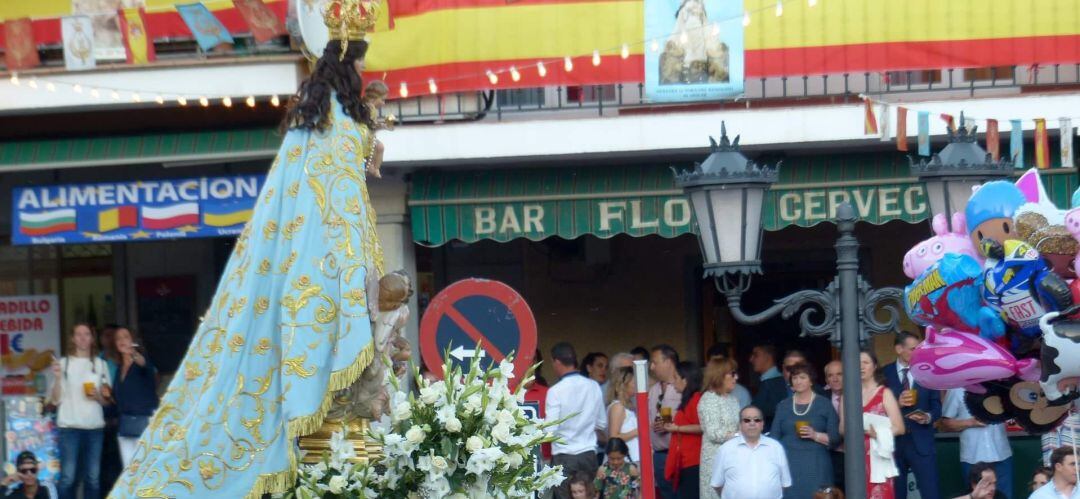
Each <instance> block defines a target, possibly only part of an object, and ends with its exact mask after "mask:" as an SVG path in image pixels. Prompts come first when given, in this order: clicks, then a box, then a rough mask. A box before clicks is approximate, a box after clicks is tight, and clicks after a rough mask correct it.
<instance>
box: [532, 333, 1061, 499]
mask: <svg viewBox="0 0 1080 499" xmlns="http://www.w3.org/2000/svg"><path fill="white" fill-rule="evenodd" d="M919 342H920V338H919V337H918V336H916V335H914V334H912V333H908V332H901V333H900V334H898V335H897V336H896V341H895V345H894V349H895V352H896V361H895V362H892V363H889V364H887V365H884V366H882V365H879V362H878V359H877V356H876V355H875V354H874V352H873V351H870V350H863V351H862V352H861V353H860V371H859V379H860V386H859V387H858V388H859V389H860V390H861V395H862V401H863V407H862V413H861V414H857V415H855V417H858V418H860V419H861V420H862V421H863V425H862V426H863V428H864V431H863V433H862V434H861V435H858V436H856V437H855V438H862V439H863V443H864V448H865V449H866V450H865V455H864V456H862V459H863V461H864V463H865V465H866V477H865V484H866V488H867V497H869V498H873V499H892V498H899V499H903V498H905V497H907V486H906V484H907V483H908V475H914V476H915V481H916V484H917V486H918V492H919V496H920V497H922V498H923V499H937V498H939V497H941V493H940V491H939V476H938V461H937V454H936V445H935V436H936V433H937V432H938V431H944V432H955V433H958V434H959V443H960V465H961V470H962V473H963V476H964V477H966V480H965V482H966V487H967V492H966V493H965V494H964V495H962V496H960V497H961V498H964V499H1000V498H1007V499H1012V497H1013V475H1014V472H1013V466H1012V450H1011V447H1010V445H1009V440H1008V436H1007V434H1006V428H1005V425H1004V424H991V425H987V424H985V423H982V422H980V421H979V420H977V419H975V418H974V417H972V415H971V413H970V412H969V411H968V409H967V407H966V405H965V404H964V401H963V398H964V390H963V389H954V390H948V391H945V392H940V391H938V390H931V389H928V388H926V387H924V386H921V385H919V384H918V383H917V382H916V380H915V378H914V377H913V375H912V372H911V370H910V361H911V356H912V353H913V351H914V349H915V348H916V347H917V346H918V345H919ZM705 358H706V361H705V363H704V365H703V366H701V367H699V366H697V365H695V364H694V363H691V362H686V361H684V360H681V359H680V357H679V354H678V352H677V351H676V350H675V349H674V348H672V347H670V346H668V345H657V346H655V347H653V348H652V349H651V350H646V349H644V348H641V347H638V348H635V349H633V350H631V351H629V352H625V353H616V354H614V355H612V356H610V358H609V357H608V356H607V355H605V354H603V353H598V352H592V353H588V354H586V355H585V356H584V357H583V358H582V359H581V362H580V363H579V362H578V357H577V354H576V352H575V350H574V347H573V346H572V345H570V344H569V343H559V344H557V345H555V346H554V347H553V348H552V349H551V365H552V366H553V367H554V371H555V375H556V376H557V378H558V379H557V380H556V382H555V383H553V384H551V385H550V386H548V384H547V382H546V380H544V379H543V378H540V379H538V380H537V381H535V382H534V383H533V384H532V385H531V386H529V387H528V391H527V394H526V399H528V400H533V401H536V402H539V403H540V405H541V412H542V415H543V416H545V417H547V419H548V420H558V419H562V418H566V419H565V421H563V422H562V423H560V424H559V425H558V426H557V427H556V428H555V431H556V434H557V435H558V436H559V437H560V441H558V442H556V443H555V444H553V445H552V448H551V449H550V450H545V457H546V458H550V459H551V461H552V463H554V464H557V465H562V466H563V471H564V474H565V475H566V477H567V480H566V481H565V482H564V483H563V484H562V486H561V487H560V488H558V489H557V490H556V491H555V492H554V496H555V497H557V498H574V499H594V498H601V499H606V498H635V497H640V494H641V486H642V485H641V484H642V480H641V478H642V474H643V473H650V474H651V475H652V477H653V479H654V483H655V484H656V497H659V498H665V499H668V498H723V499H778V498H796V499H802V498H806V499H818V498H822V499H829V498H840V497H843V486H844V459H845V457H846V456H845V455H844V450H843V439H844V438H851V436H850V435H845V434H844V424H843V421H844V418H845V414H844V408H843V396H844V393H845V392H844V388H845V387H844V384H843V367H842V365H841V363H840V362H839V361H832V362H829V363H828V364H826V365H825V366H824V368H823V369H822V370H821V371H820V372H821V373H823V374H824V379H823V382H822V383H821V384H819V382H818V374H819V371H818V369H816V368H815V367H814V366H812V365H811V364H810V362H809V360H808V359H807V357H806V355H804V354H803V353H802V352H799V351H795V350H793V351H789V352H786V353H785V355H783V356H782V357H781V356H780V355H779V352H777V350H776V349H775V347H773V346H772V345H759V346H757V347H755V348H754V349H753V350H752V353H751V355H750V357H749V364H750V366H751V367H752V369H753V372H754V374H755V375H756V376H757V377H758V379H757V382H756V383H754V385H756V390H755V391H754V393H753V394H751V391H750V390H748V389H747V387H746V386H744V385H743V384H741V383H739V379H738V364H737V362H736V360H735V359H732V358H730V357H728V356H726V355H725V351H724V350H723V349H721V348H719V347H715V348H711V349H710V351H709V352H707V353H706V357H705ZM634 360H647V361H648V365H649V378H650V379H649V383H650V385H649V389H648V405H647V407H639V406H638V404H637V403H636V398H635V392H636V384H635V377H634V371H633V368H632V366H633V361H634ZM639 411H645V412H647V415H648V421H650V422H651V426H650V428H649V431H650V442H651V446H652V463H653V469H651V470H643V469H640V468H639V466H638V464H639V463H640V462H641V461H640V459H641V456H640V453H641V452H642V449H641V446H640V445H639V438H638V426H637V423H636V421H637V413H638V412H639ZM1059 440H1060V439H1059ZM1044 443H1045V442H1044ZM1044 447H1045V446H1044ZM1045 451H1046V452H1045V455H1044V461H1045V462H1046V463H1047V464H1049V467H1040V468H1039V469H1037V470H1036V472H1035V474H1034V475H1033V476H1032V478H1031V481H1030V482H1029V484H1028V486H1029V490H1030V491H1031V492H1032V495H1031V496H1030V497H1031V498H1034V499H1041V498H1044V497H1045V498H1051V497H1053V498H1077V499H1080V488H1077V486H1076V485H1077V484H1076V482H1077V476H1076V459H1075V451H1074V450H1073V447H1072V446H1071V442H1066V443H1062V444H1060V445H1057V446H1053V448H1046V449H1045ZM1040 464H1041V463H1040ZM793 475H794V476H793Z"/></svg>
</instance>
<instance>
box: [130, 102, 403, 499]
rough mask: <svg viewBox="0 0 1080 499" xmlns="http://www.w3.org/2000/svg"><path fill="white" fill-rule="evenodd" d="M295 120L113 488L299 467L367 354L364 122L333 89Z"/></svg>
mask: <svg viewBox="0 0 1080 499" xmlns="http://www.w3.org/2000/svg"><path fill="white" fill-rule="evenodd" d="M331 100H332V108H333V120H332V125H331V126H330V127H329V128H328V129H327V130H326V131H308V130H300V129H293V130H290V131H289V132H288V133H287V134H286V135H285V139H284V142H283V143H282V145H281V149H280V150H279V151H278V155H277V157H276V158H275V159H274V163H273V166H272V167H271V169H270V173H269V174H268V175H267V178H266V183H265V185H264V186H263V188H262V192H261V193H260V195H259V199H258V201H257V203H256V207H255V209H254V212H253V214H252V218H251V221H250V222H248V224H247V226H246V227H245V228H244V230H243V232H242V234H241V235H240V237H239V239H238V240H237V242H236V248H235V249H234V251H233V254H232V256H231V257H230V258H229V263H228V265H227V266H226V268H225V273H224V274H223V275H222V276H221V282H220V283H219V284H218V289H217V292H216V294H215V296H214V299H213V302H212V303H211V305H210V308H209V310H207V312H206V315H205V316H204V317H203V319H202V322H201V324H200V325H199V328H198V330H197V331H196V333H195V336H194V338H193V339H192V342H191V345H190V346H189V348H188V352H187V355H186V356H185V357H184V361H183V363H182V364H181V365H180V368H179V370H178V371H177V373H176V377H175V378H174V379H173V381H172V383H171V384H170V385H169V389H168V391H167V392H166V393H165V395H164V397H163V399H162V401H161V405H160V408H159V409H158V411H157V413H156V414H155V415H154V417H153V418H152V419H151V422H150V425H149V427H148V428H147V430H146V432H145V433H144V434H143V435H142V438H141V439H140V440H139V444H138V447H137V449H136V452H135V455H134V457H133V460H132V462H131V465H130V466H128V467H127V469H126V470H124V473H123V475H122V476H121V477H120V480H119V481H118V482H117V484H116V486H115V487H114V488H113V491H112V494H111V495H110V497H116V498H122V497H198V498H203V499H206V498H212V497H223V498H224V497H227V498H242V497H258V496H260V495H261V494H263V493H267V492H282V491H284V490H286V489H288V488H290V487H291V486H292V485H293V484H294V482H295V478H296V466H297V460H298V449H297V447H296V440H295V439H296V438H297V437H299V436H303V435H306V434H310V433H312V432H314V431H316V430H318V429H319V427H320V425H321V424H322V421H323V417H324V416H325V414H326V412H327V410H328V409H329V408H330V401H331V398H332V395H333V392H334V391H337V390H341V389H343V388H346V387H348V386H349V385H350V384H352V383H353V382H354V381H355V380H356V379H357V377H359V375H360V373H361V372H362V371H363V369H364V368H365V367H366V366H367V364H369V363H370V361H371V358H372V355H373V354H372V349H371V346H370V344H371V322H370V319H369V317H368V309H367V299H366V294H365V293H366V290H365V287H364V285H365V280H366V278H367V276H368V275H369V274H375V277H378V276H379V275H381V273H382V249H381V247H380V245H379V241H378V238H377V236H376V233H375V213H374V211H373V210H372V207H371V201H370V198H369V196H368V191H367V185H366V183H365V175H364V171H365V163H366V161H365V160H366V158H367V157H368V154H369V153H370V151H371V143H372V140H371V138H372V133H371V132H370V131H369V130H368V128H367V127H366V126H364V125H360V124H357V123H356V122H355V121H353V120H352V119H351V118H349V117H348V115H346V114H345V113H344V112H343V111H342V108H341V106H340V104H339V103H338V101H337V98H336V96H334V97H331Z"/></svg>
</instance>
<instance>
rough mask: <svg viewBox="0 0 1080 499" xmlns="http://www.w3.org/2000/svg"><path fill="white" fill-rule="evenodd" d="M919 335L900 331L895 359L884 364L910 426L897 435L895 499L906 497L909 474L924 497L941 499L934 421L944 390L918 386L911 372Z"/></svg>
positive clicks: (938, 411) (893, 390)
mask: <svg viewBox="0 0 1080 499" xmlns="http://www.w3.org/2000/svg"><path fill="white" fill-rule="evenodd" d="M919 343H920V340H919V337H917V336H915V335H914V334H912V333H910V332H907V331H901V332H900V333H899V334H897V335H896V344H895V349H896V362H894V363H892V364H888V365H886V366H885V367H884V368H882V371H884V374H885V384H886V386H888V387H889V390H891V391H892V392H893V393H895V394H896V398H897V401H898V402H899V403H900V413H901V414H903V416H904V427H905V429H906V430H907V431H906V432H905V433H904V434H903V435H901V436H899V437H897V438H896V452H895V455H894V458H895V460H896V467H897V469H899V470H900V476H899V477H897V484H898V485H897V487H896V499H905V498H906V497H907V474H908V472H909V471H910V472H912V473H914V474H915V481H916V482H917V483H918V487H919V494H920V496H921V497H922V498H923V499H938V498H939V497H940V494H939V493H938V473H937V452H936V451H935V449H934V422H935V421H937V420H938V419H939V418H941V394H940V393H938V391H937V390H931V389H929V388H926V387H923V386H919V385H918V383H916V382H915V377H914V376H912V373H911V368H910V365H911V354H912V352H914V351H915V347H917V346H919Z"/></svg>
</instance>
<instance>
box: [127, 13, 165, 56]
mask: <svg viewBox="0 0 1080 499" xmlns="http://www.w3.org/2000/svg"><path fill="white" fill-rule="evenodd" d="M119 19H120V33H121V34H122V35H123V36H124V48H126V49H127V62H128V64H146V63H148V62H152V61H153V60H154V59H156V58H157V56H156V55H155V53H154V41H153V40H151V39H150V33H149V32H147V31H146V12H145V11H143V9H141V8H137V9H120V16H119Z"/></svg>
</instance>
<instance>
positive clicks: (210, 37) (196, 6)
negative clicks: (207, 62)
mask: <svg viewBox="0 0 1080 499" xmlns="http://www.w3.org/2000/svg"><path fill="white" fill-rule="evenodd" d="M176 12H178V13H179V14H180V18H181V19H183V20H184V24H187V27H188V29H189V30H191V34H192V35H195V42H196V43H198V44H199V48H200V49H202V50H203V52H209V51H210V50H211V49H213V48H214V47H217V46H218V45H221V44H223V43H228V44H232V43H233V37H232V35H230V34H229V30H227V29H225V25H223V24H221V21H220V20H218V18H216V17H214V14H212V13H210V9H208V8H206V6H205V5H203V4H202V3H188V4H181V5H177V6H176Z"/></svg>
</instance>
